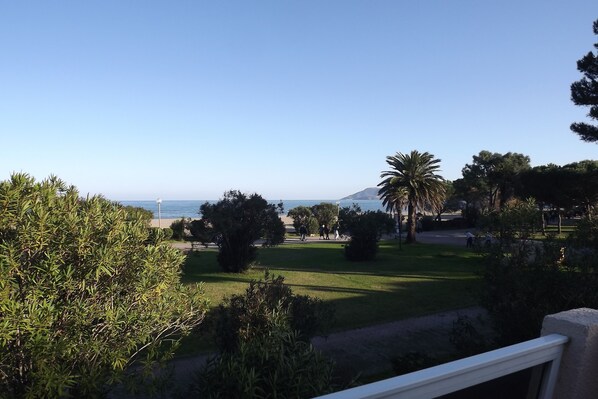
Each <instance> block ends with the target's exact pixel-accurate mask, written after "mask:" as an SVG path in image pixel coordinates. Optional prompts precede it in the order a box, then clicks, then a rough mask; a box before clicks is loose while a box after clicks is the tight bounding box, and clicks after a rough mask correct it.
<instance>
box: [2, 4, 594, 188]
mask: <svg viewBox="0 0 598 399" xmlns="http://www.w3.org/2000/svg"><path fill="white" fill-rule="evenodd" d="M597 18H598V2H597V1H595V0H591V1H590V0H588V1H585V0H583V1H582V0H579V1H577V0H572V1H554V0H548V1H525V2H522V1H474V0H471V1H399V0H395V1H349V0H343V1H210V2H208V1H169V2H166V1H163V2H155V1H101V2H100V1H85V2H81V1H55V2H42V1H39V2H32V1H8V0H0V60H1V62H0V93H1V94H0V138H1V141H0V143H1V144H0V179H1V180H4V179H6V178H8V177H9V176H10V174H11V173H12V172H14V171H22V172H27V173H29V174H31V175H33V176H35V177H36V178H38V179H41V178H44V177H47V176H48V175H50V174H55V175H58V176H59V177H60V178H62V179H63V180H65V181H67V182H68V183H70V184H74V185H75V186H77V187H78V188H79V189H80V191H81V192H82V194H87V193H89V194H103V195H105V196H106V197H108V198H111V199H115V200H135V199H155V198H157V197H161V198H164V199H217V198H219V197H220V196H221V195H222V193H223V192H224V191H225V190H229V189H238V190H241V191H245V192H257V193H259V194H261V195H262V196H264V197H265V198H268V199H336V198H340V197H343V196H345V195H348V194H351V193H353V192H356V191H359V190H361V189H363V188H366V187H370V186H375V185H376V184H377V183H378V182H379V181H380V173H381V171H383V170H386V169H387V165H386V163H385V159H386V156H388V155H394V154H395V153H396V152H403V153H405V152H410V151H411V150H415V149H417V150H419V151H428V152H430V153H432V154H434V155H435V156H436V157H437V158H440V159H441V160H442V163H441V166H442V172H441V174H442V175H443V176H444V177H445V178H448V179H451V180H453V179H457V178H459V177H460V176H461V169H462V168H463V166H464V165H465V164H466V163H470V162H471V160H472V156H473V155H475V154H478V153H479V152H480V151H481V150H489V151H493V152H500V153H505V152H508V151H512V152H519V153H523V154H526V155H529V156H530V157H531V160H532V165H541V164H546V163H550V162H552V163H557V164H566V163H569V162H574V161H579V160H582V159H596V156H595V154H596V150H597V147H596V145H595V144H588V143H584V142H582V141H581V140H579V139H578V138H577V136H576V135H574V134H573V133H571V131H570V130H569V125H570V124H571V123H572V122H576V121H588V119H587V118H586V116H585V115H586V114H587V112H588V109H587V108H583V107H581V108H580V107H575V106H574V105H573V104H572V103H571V101H570V91H569V87H570V85H571V83H572V82H573V81H575V80H578V79H579V78H580V77H581V74H580V73H579V72H578V71H577V69H576V61H577V60H578V59H579V58H581V57H582V56H583V55H584V54H586V53H587V52H588V51H591V50H593V49H594V48H593V44H594V43H596V42H598V38H597V37H596V36H594V34H593V33H592V22H593V21H594V20H595V19H597Z"/></svg>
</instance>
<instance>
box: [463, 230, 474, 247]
mask: <svg viewBox="0 0 598 399" xmlns="http://www.w3.org/2000/svg"><path fill="white" fill-rule="evenodd" d="M465 237H466V238H467V242H466V243H465V246H466V247H467V248H473V234H471V232H469V231H468V232H467V233H465Z"/></svg>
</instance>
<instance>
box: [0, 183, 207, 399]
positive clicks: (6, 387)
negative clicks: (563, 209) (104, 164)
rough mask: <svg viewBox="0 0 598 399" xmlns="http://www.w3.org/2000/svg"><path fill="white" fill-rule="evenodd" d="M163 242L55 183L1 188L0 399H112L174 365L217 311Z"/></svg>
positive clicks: (137, 221) (129, 217)
mask: <svg viewBox="0 0 598 399" xmlns="http://www.w3.org/2000/svg"><path fill="white" fill-rule="evenodd" d="M162 237H163V236H162V235H161V233H160V232H154V230H150V229H149V228H148V223H147V220H146V218H145V217H144V216H143V215H142V214H140V213H135V212H133V213H131V212H130V210H128V209H127V208H124V207H122V206H120V205H119V204H116V203H113V202H110V201H108V200H106V199H104V198H102V197H100V196H94V197H87V198H82V197H81V196H80V195H79V192H78V191H77V189H76V188H75V187H72V186H67V185H66V184H65V183H63V182H62V181H61V180H59V179H57V178H55V177H50V178H48V179H46V180H43V181H41V182H37V181H35V179H33V178H31V177H29V176H28V175H26V174H13V175H12V176H11V178H10V179H9V180H8V181H2V182H0V275H1V276H2V278H1V279H0V397H2V398H58V397H102V396H104V395H106V393H107V392H108V391H110V390H111V388H112V387H113V386H114V385H115V384H118V383H119V382H122V381H124V380H126V381H132V380H134V377H135V375H136V374H142V373H143V371H144V370H148V369H151V367H153V365H154V364H155V362H156V361H159V360H163V359H166V358H168V357H170V356H171V355H172V353H173V350H174V349H175V347H176V343H177V342H178V340H179V339H180V337H182V336H183V335H185V334H186V333H188V332H189V331H190V330H191V329H192V328H194V327H195V326H197V325H198V324H199V323H200V322H201V321H202V319H203V317H204V313H205V310H206V303H205V300H204V299H203V296H202V295H201V294H200V293H198V292H199V291H198V287H195V286H193V285H188V286H183V285H181V284H180V273H181V265H182V262H183V256H182V255H181V253H180V252H179V251H177V250H175V249H173V248H172V247H171V246H170V245H169V244H168V243H166V242H164V240H163V238H162ZM136 365H139V366H146V367H131V366H136Z"/></svg>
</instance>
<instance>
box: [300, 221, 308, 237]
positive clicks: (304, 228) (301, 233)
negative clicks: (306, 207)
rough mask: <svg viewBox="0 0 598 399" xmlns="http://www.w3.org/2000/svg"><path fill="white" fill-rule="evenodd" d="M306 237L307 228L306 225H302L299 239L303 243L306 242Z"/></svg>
mask: <svg viewBox="0 0 598 399" xmlns="http://www.w3.org/2000/svg"><path fill="white" fill-rule="evenodd" d="M306 236H307V227H305V225H304V224H302V225H301V227H299V239H300V240H301V241H305V240H306Z"/></svg>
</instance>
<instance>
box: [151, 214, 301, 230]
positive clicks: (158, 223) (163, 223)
mask: <svg viewBox="0 0 598 399" xmlns="http://www.w3.org/2000/svg"><path fill="white" fill-rule="evenodd" d="M280 219H282V222H283V223H284V224H285V226H291V227H292V226H293V219H292V218H290V217H288V216H281V217H280ZM177 220H181V219H180V218H178V219H164V218H162V219H160V220H158V219H152V227H170V225H171V224H172V222H175V221H177Z"/></svg>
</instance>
